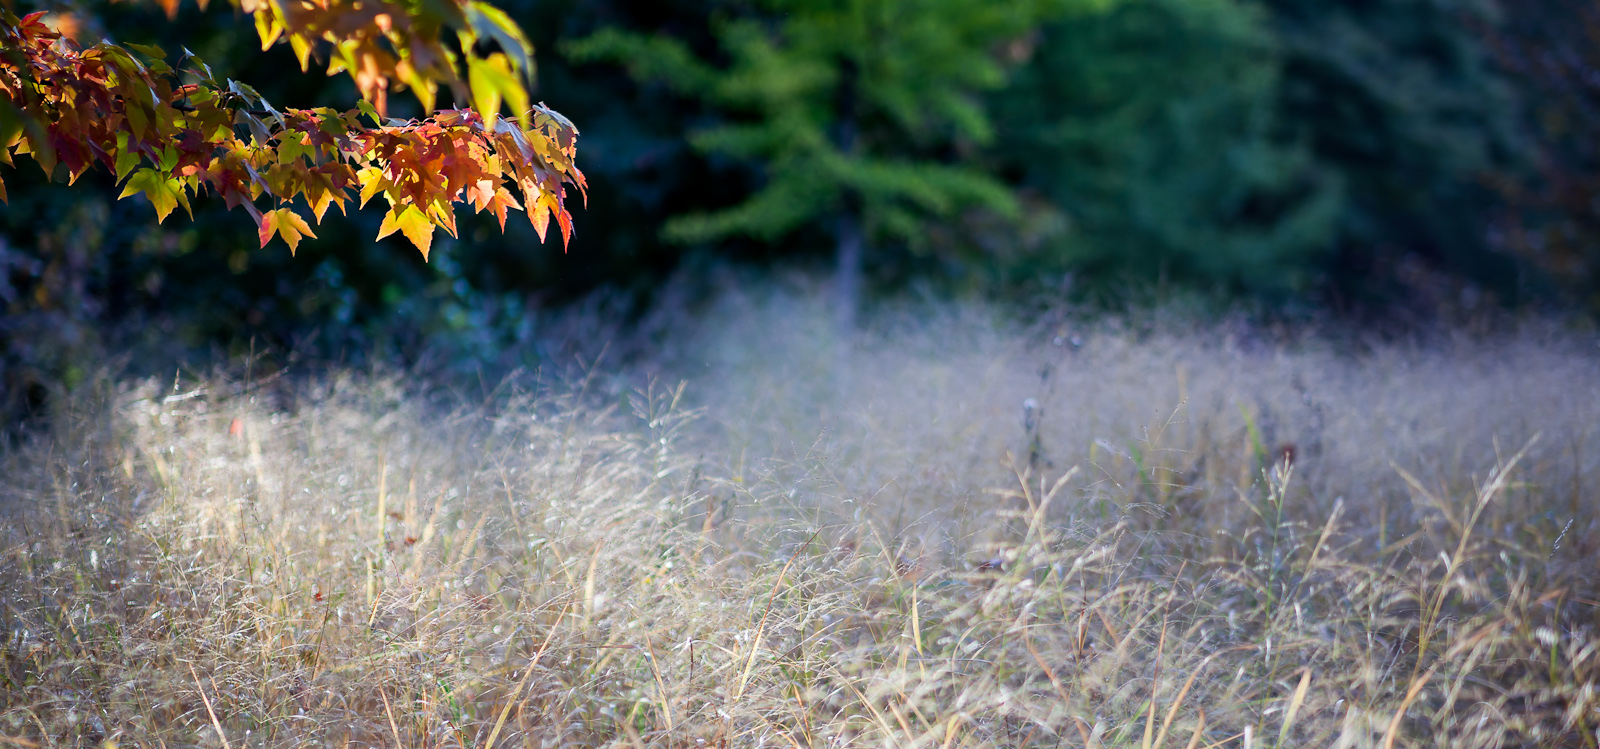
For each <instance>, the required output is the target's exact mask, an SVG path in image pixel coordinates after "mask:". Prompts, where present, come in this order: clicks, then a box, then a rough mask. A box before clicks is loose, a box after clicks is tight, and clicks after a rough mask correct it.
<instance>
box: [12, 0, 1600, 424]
mask: <svg viewBox="0 0 1600 749" xmlns="http://www.w3.org/2000/svg"><path fill="white" fill-rule="evenodd" d="M40 1H41V0H11V2H12V3H13V5H14V7H13V10H15V11H17V12H23V11H27V10H32V9H48V10H53V11H56V12H57V13H58V14H60V15H58V17H64V15H65V14H72V17H74V18H76V19H78V20H79V22H80V23H82V24H83V25H84V30H83V33H86V34H89V35H91V36H103V37H105V38H109V39H112V40H116V41H119V42H137V43H145V44H158V45H163V46H164V47H166V48H168V49H179V48H183V47H187V48H188V49H191V50H193V51H194V52H195V53H196V54H198V55H199V56H201V57H203V58H205V59H206V61H207V62H208V63H210V65H211V67H212V69H213V70H215V71H216V74H217V75H218V76H219V77H227V78H237V79H239V80H245V81H250V82H253V83H256V84H258V85H257V88H258V89H259V90H260V92H261V94H262V95H263V96H264V97H265V98H266V99H268V100H270V101H272V102H274V103H277V104H279V105H280V106H295V107H307V108H309V107H316V106H330V105H331V106H335V107H339V108H347V107H348V106H349V104H350V102H352V101H354V100H355V99H356V98H357V97H358V92H357V91H356V88H355V85H354V82H353V80H352V79H351V78H350V77H349V76H340V77H333V78H328V77H324V76H321V75H316V74H313V75H301V74H299V73H298V70H299V68H300V64H299V62H298V61H297V60H296V58H295V55H294V53H293V52H292V51H291V50H290V49H288V48H286V47H282V46H279V47H274V48H272V49H270V50H268V51H266V52H261V51H259V50H260V44H259V43H258V40H257V39H256V36H257V32H256V29H255V28H254V27H253V26H252V25H251V24H250V23H249V22H248V19H246V18H244V17H242V16H240V15H239V14H238V12H237V11H235V10H234V9H232V8H230V7H227V6H226V5H225V4H220V3H217V4H212V5H211V6H210V7H209V8H208V9H206V10H204V11H202V10H200V9H198V8H196V7H194V6H191V5H183V6H181V7H180V9H179V10H178V20H177V22H176V23H169V22H168V21H167V20H166V18H165V17H164V15H163V14H162V12H161V11H160V9H158V8H156V7H154V6H149V5H139V4H111V5H107V4H94V5H81V6H80V5H77V4H56V5H51V4H40ZM1577 5H1581V4H1573V3H1571V2H1569V1H1568V0H1538V2H1531V3H1518V4H1516V5H1514V6H1513V5H1510V4H1504V5H1496V4H1495V3H1493V2H1490V1H1489V0H1426V1H1424V2H1418V1H1417V0H1361V1H1359V2H1355V1H1350V2H1322V1H1317V0H1116V1H1115V2H1112V1H1110V0H1014V1H1012V2H1006V3H970V2H955V1H952V0H658V1H652V2H639V1H636V0H547V1H545V2H534V1H533V0H512V1H511V2H505V3H500V4H499V6H500V7H501V8H503V9H504V10H506V12H507V13H508V14H509V16H510V17H511V18H512V19H514V20H515V21H516V22H517V23H518V24H520V26H521V27H522V28H523V29H525V30H526V31H527V33H528V35H529V38H530V41H531V44H532V46H533V48H534V49H535V50H536V57H535V60H534V63H535V64H534V65H533V67H534V68H536V70H537V84H536V85H537V87H536V89H535V90H534V91H533V101H539V100H543V101H545V102H547V103H548V104H549V105H550V106H551V107H553V108H555V109H558V110H560V111H561V112H562V113H564V114H565V115H567V116H568V117H569V118H570V119H572V120H573V121H574V122H575V123H576V124H577V126H578V127H579V128H580V129H581V130H582V132H583V138H584V148H583V151H582V153H581V155H580V157H579V166H581V168H582V169H583V170H584V172H585V173H586V174H587V175H588V177H589V191H588V192H589V196H590V201H589V203H588V206H587V208H586V209H583V210H577V211H575V212H574V221H575V224H576V235H577V239H576V240H575V241H574V243H573V245H572V248H571V251H570V252H568V253H565V254H564V253H562V252H559V251H557V250H556V249H555V248H554V247H547V246H541V245H540V244H539V243H538V241H537V238H536V236H535V232H534V231H533V230H532V227H531V226H528V225H527V224H526V223H521V224H519V223H517V222H511V223H509V224H508V225H507V230H506V233H505V234H504V235H501V234H500V232H499V227H498V226H497V225H496V222H495V220H494V219H493V218H492V217H477V216H467V215H462V216H461V217H460V218H459V227H458V228H459V231H458V235H459V239H458V240H452V239H450V238H448V237H444V238H441V239H439V240H438V241H436V242H435V243H434V247H433V255H432V259H431V261H429V262H424V261H423V258H421V257H419V256H413V253H408V252H405V251H403V249H402V248H403V247H404V246H403V245H400V246H396V247H389V246H388V245H391V244H394V243H396V242H397V241H400V242H403V241H404V240H398V238H397V237H396V238H387V239H382V240H378V241H374V240H372V239H371V237H373V236H374V235H375V234H377V230H378V224H379V222H380V221H381V216H379V215H371V216H368V215H363V214H359V213H354V214H352V215H351V217H350V218H349V219H348V220H344V221H339V222H337V223H332V222H330V223H327V224H324V225H322V226H320V227H318V237H319V238H318V239H315V240H311V239H308V240H306V241H305V242H303V243H302V244H301V245H300V247H299V250H298V255H297V256H294V257H291V255H290V253H289V252H288V251H287V250H286V249H285V248H283V247H280V246H268V247H267V248H265V249H260V248H259V244H260V243H259V241H258V239H257V237H256V235H255V232H254V231H253V230H252V229H251V228H250V227H249V226H247V225H246V226H241V225H240V222H238V221H237V219H236V217H227V216H224V215H223V214H224V205H223V201H221V200H215V199H213V198H203V199H200V200H198V201H196V203H195V205H194V206H193V207H194V211H195V221H194V223H192V224H188V223H173V222H169V223H167V224H161V225H158V224H157V223H156V222H155V221H154V220H153V217H152V213H151V211H150V209H149V207H148V205H147V204H144V203H143V201H142V200H140V201H134V200H123V201H118V200H116V199H115V196H116V194H117V193H115V192H113V190H115V189H117V188H115V187H114V186H113V185H112V180H111V179H110V178H108V177H107V176H105V175H97V174H93V173H91V174H89V175H86V176H85V177H84V178H83V180H81V181H79V182H78V184H77V186H75V187H73V188H70V189H69V188H68V187H67V186H66V185H65V184H63V183H61V182H52V181H50V180H48V179H47V178H46V176H45V175H44V174H42V173H41V172H40V170H38V169H37V168H34V167H32V166H30V165H28V164H26V163H25V162H19V164H18V166H17V167H16V168H8V169H7V171H6V175H5V178H6V181H7V184H8V186H9V192H10V197H11V202H10V204H9V205H8V206H6V207H5V208H4V209H3V211H0V304H4V305H6V312H5V315H4V318H3V322H0V326H3V328H4V330H3V331H0V332H3V337H4V341H5V343H4V344H3V347H4V352H3V356H4V357H5V367H6V372H7V379H8V383H9V384H11V385H12V387H9V388H8V392H9V393H12V394H14V393H18V392H22V391H23V390H25V389H26V388H25V387H23V386H20V385H18V384H17V383H26V382H31V381H42V380H44V379H47V378H58V379H59V378H61V377H64V376H66V375H67V373H69V372H70V370H71V368H72V367H73V366H74V365H73V364H72V362H73V361H76V360H77V357H81V356H82V353H81V352H82V351H86V350H90V349H93V348H94V347H95V346H98V345H100V344H101V343H103V342H105V341H109V340H113V339H114V340H116V341H119V342H120V343H121V344H132V345H139V341H140V340H143V341H144V342H145V345H149V346H153V347H156V348H160V349H163V350H167V351H173V352H178V353H181V352H182V351H187V350H193V349H194V348H196V347H201V348H204V347H213V346H220V347H223V348H224V349H226V350H234V351H243V350H248V347H249V346H250V342H251V341H252V340H254V341H256V344H257V346H258V347H260V348H276V349H278V350H297V351H302V352H307V353H314V354H324V355H333V356H338V355H340V354H341V352H343V355H344V356H345V357H346V358H347V359H359V358H361V357H366V356H376V357H380V358H387V357H395V356H398V357H401V358H415V357H418V356H421V355H422V354H423V352H424V351H425V350H429V349H432V350H436V351H440V352H443V354H442V356H441V360H444V361H462V362H482V361H498V360H502V359H505V358H506V357H511V358H513V359H515V358H516V357H523V356H526V355H527V353H526V352H525V351H522V349H520V348H519V347H522V346H524V345H525V344H527V342H528V341H531V340H532V339H533V338H534V337H535V336H534V331H533V330H531V329H530V326H532V325H535V324H536V322H535V321H536V319H537V318H536V316H534V315H532V314H530V312H531V311H532V310H536V309H540V308H543V307H547V306H549V305H551V304H556V303H561V302H563V301H569V300H573V299H577V298H580V297H582V296H584V295H586V294H588V293H590V292H591V291H593V290H595V289H597V288H602V287H609V288H613V289H618V290H620V291H621V292H622V296H623V298H632V299H641V300H642V299H648V297H649V294H650V293H651V292H652V290H654V289H657V288H659V287H660V285H661V283H662V281H663V279H665V278H667V277H669V276H671V275H673V274H674V273H678V272H680V271H684V270H689V271H690V273H689V274H688V275H690V276H692V277H703V276H705V275H706V274H705V273H704V271H706V270H707V269H710V268H714V267H718V266H724V265H726V266H736V267H747V268H754V269H757V270H759V269H764V268H771V267H775V266H785V267H801V268H808V267H809V268H812V269H814V270H817V271H820V272H823V273H833V272H835V269H836V268H837V267H843V268H845V269H846V270H847V271H848V273H847V274H845V275H843V276H841V278H842V279H843V280H844V281H845V283H846V285H849V284H856V283H859V284H860V285H861V286H862V288H863V289H864V293H867V294H871V293H881V292H885V291H892V290H894V289H896V288H901V287H904V286H906V285H914V286H919V287H927V288H933V289H944V290H946V291H948V292H952V293H970V292H977V293H984V294H1005V295H1016V294H1038V293H1046V294H1055V295H1059V294H1061V293H1068V294H1070V295H1073V296H1075V297H1077V298H1079V299H1084V298H1088V299H1098V300H1102V301H1105V302H1108V303H1112V304H1123V303H1126V300H1127V299H1129V298H1130V296H1129V295H1130V293H1132V294H1133V296H1134V297H1135V298H1137V297H1139V296H1140V293H1136V292H1140V290H1149V289H1168V290H1173V289H1177V290H1188V291H1191V292H1196V293H1198V294H1200V295H1202V296H1203V297H1205V298H1209V299H1213V300H1217V301H1219V302H1222V303H1230V301H1231V300H1239V299H1245V300H1250V301H1251V303H1253V304H1266V305H1269V306H1270V307H1272V308H1278V309H1308V308H1309V309H1316V308H1331V309H1335V310H1341V311H1345V312H1360V313H1379V314H1384V313H1385V311H1389V310H1397V309H1398V310H1412V311H1416V310H1425V311H1428V312H1437V311H1440V310H1445V309H1452V308H1470V307H1474V306H1478V305H1492V304H1497V303H1498V304H1517V305H1522V304H1536V305H1563V306H1568V307H1570V306H1571V305H1578V306H1583V305H1588V306H1589V307H1590V308H1591V309H1592V308H1593V305H1594V302H1593V301H1592V300H1593V299H1595V298H1597V291H1596V290H1597V289H1600V274H1597V273H1595V272H1594V270H1593V268H1595V267H1600V264H1597V263H1596V262H1594V258H1595V257H1596V252H1597V251H1596V250H1595V247H1596V246H1597V244H1596V240H1595V239H1594V237H1595V236H1597V233H1596V232H1595V231H1594V230H1593V229H1592V228H1586V227H1592V226H1593V225H1594V224H1595V219H1594V218H1593V216H1594V209H1593V201H1592V200H1589V199H1588V197H1589V196H1590V195H1592V194H1593V189H1592V185H1594V184H1595V180H1594V179H1593V178H1592V174H1593V171H1594V170H1593V167H1592V163H1591V162H1593V158H1592V154H1593V146H1592V144H1593V143H1594V142H1595V138H1594V135H1595V131H1596V129H1597V127H1600V125H1597V123H1600V118H1596V117H1594V116H1593V111H1594V106H1593V101H1594V94H1593V92H1594V90H1595V89H1594V88H1593V84H1592V81H1593V80H1595V79H1596V77H1595V76H1594V75H1593V72H1594V68H1593V64H1594V63H1595V61H1596V60H1597V58H1600V55H1597V54H1596V48H1595V43H1594V41H1593V40H1594V39H1595V38H1596V36H1595V35H1593V34H1588V33H1586V31H1585V28H1586V27H1585V26H1584V25H1583V24H1579V23H1565V22H1564V21H1563V19H1568V18H1581V19H1584V22H1585V23H1588V24H1590V25H1591V27H1592V24H1593V23H1594V22H1595V19H1594V13H1593V12H1592V11H1590V10H1587V9H1584V8H1577V9H1576V10H1575V9H1574V8H1576V6H1577ZM1568 6H1573V7H1568ZM1574 14H1575V15H1574ZM1551 49H1560V50H1563V52H1562V54H1560V55H1558V56H1556V57H1558V58H1559V60H1560V62H1559V63H1555V62H1551V59H1552V56H1551V55H1548V54H1545V52H1546V51H1547V50H1551ZM480 51H481V52H483V53H485V54H492V53H493V51H494V47H493V44H492V43H490V44H488V46H485V47H483V48H482V49H481V50H480ZM285 71H294V73H293V74H285ZM439 96H440V100H439V103H438V106H445V105H447V104H448V103H449V102H451V101H453V99H451V96H450V93H449V92H448V91H442V92H440V94H439ZM391 110H392V111H391V114H394V115H396V116H401V117H409V116H417V115H422V114H424V112H423V110H422V109H421V107H420V106H419V105H418V104H417V102H416V101H415V99H414V98H412V97H409V96H408V97H403V99H396V100H395V101H394V102H392V103H391ZM841 258H842V259H843V261H844V262H843V263H840V259H841ZM852 278H857V279H859V280H856V281H852V280H851V279H852ZM1064 290H1065V292H1064ZM1141 293H1142V292H1141ZM519 351H520V352H521V353H516V352H519ZM68 379H70V377H68ZM8 397H9V398H13V399H15V398H16V397H18V396H15V395H8Z"/></svg>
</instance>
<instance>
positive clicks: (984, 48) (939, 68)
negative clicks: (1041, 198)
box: [566, 0, 1087, 245]
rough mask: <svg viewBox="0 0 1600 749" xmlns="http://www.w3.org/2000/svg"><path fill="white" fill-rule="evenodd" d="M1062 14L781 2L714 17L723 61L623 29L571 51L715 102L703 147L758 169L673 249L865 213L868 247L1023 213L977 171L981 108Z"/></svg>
mask: <svg viewBox="0 0 1600 749" xmlns="http://www.w3.org/2000/svg"><path fill="white" fill-rule="evenodd" d="M1066 4H1067V3H1060V2H1017V3H973V2H968V1H966V0H848V1H847V2H835V1H834V0H770V1H769V2H764V3H760V4H758V5H753V6H752V5H732V4H729V5H723V6H719V7H718V10H717V12H716V13H715V15H714V16H713V17H712V19H711V33H712V36H713V37H714V39H715V50H714V52H713V51H710V50H707V51H704V52H702V51H697V50H695V49H692V48H691V47H690V46H689V45H688V44H687V43H686V42H685V41H684V40H682V39H678V38H673V37H670V36H666V35H659V34H658V35H647V34H643V33H638V32H630V31H624V30H620V29H615V28H608V29H603V30H601V31H599V32H597V33H595V34H593V35H590V36H588V37H586V38H584V39H581V40H578V41H575V42H573V43H571V44H570V45H568V46H567V48H566V50H567V52H568V53H569V55H570V56H572V57H573V58H575V59H577V60H610V61H617V62H621V63H623V64H624V65H625V66H626V67H627V69H628V71H629V73H630V74H631V75H632V77H633V78H635V79H636V80H639V81H651V82H659V83H661V84H665V85H666V86H669V87H670V88H671V89H672V90H674V91H676V92H678V93H679V94H681V95H683V96H685V97H690V98H692V99H695V100H698V101H701V102H704V103H705V104H706V105H707V106H708V107H709V108H710V109H711V110H712V111H713V112H715V114H716V118H715V121H714V124H711V125H709V126H706V127H703V128H700V129H697V130H696V131H694V132H692V133H691V134H690V135H689V139H690V142H691V143H692V144H693V145H694V147H695V148H696V149H697V150H699V151H700V152H701V153H705V154H714V155H722V156H729V157H733V158H735V159H739V160H744V161H748V162H753V163H757V164H760V165H761V166H762V168H763V176H764V183H763V184H762V185H761V187H760V188H759V189H757V190H755V191H754V192H753V193H752V194H750V195H749V196H748V197H747V198H746V199H744V200H742V201H740V202H739V203H737V204H736V205H733V206H731V207H723V208H721V209H717V210H702V211H694V212H690V213H687V214H685V215H679V216H676V217H674V218H673V219H672V220H671V221H669V222H668V223H667V224H666V226H665V229H664V233H665V235H666V236H667V237H668V238H670V239H672V240H675V241H679V242H704V241H709V240H715V239H720V238H724V237H729V236H734V235H743V236H749V237H756V238H760V239H766V240H770V239H774V238H777V237H780V236H782V235H785V234H787V233H789V232H792V231H795V230H796V229H798V228H801V227H803V226H806V225H807V224H809V223H811V222H815V221H818V220H821V219H827V218H830V217H834V216H838V215H840V214H854V213H859V215H860V216H861V218H862V220H863V222H864V224H865V229H866V231H867V233H868V234H869V236H874V237H877V238H880V239H888V240H893V241H899V242H905V243H908V244H913V245H915V244H917V243H919V242H921V241H923V239H924V238H925V237H926V236H927V230H928V227H929V225H930V223H934V222H939V221H943V220H947V219H950V218H951V217H953V216H955V215H956V214H957V213H958V212H960V211H963V210H968V209H978V210H983V211H989V212H993V213H996V214H1000V215H1003V216H1015V215H1017V214H1018V212H1019V209H1018V205H1017V202H1016V199H1015V196H1014V195H1013V194H1012V192H1011V190H1010V187H1009V186H1008V185H1006V184H1005V183H1004V182H1003V181H1002V180H1000V179H998V178H997V176H996V175H994V174H992V173H989V172H987V171H985V170H983V169H981V168H980V167H979V166H978V165H977V164H976V163H975V161H974V160H973V159H972V158H971V156H972V154H973V153H974V151H975V150H976V149H977V148H979V147H982V146H985V145H987V144H989V143H991V142H992V141H993V139H994V130H993V127H992V126H991V123H990V120H989V116H988V113H987V112H986V111H985V107H984V103H983V101H982V99H981V98H980V95H981V94H982V93H983V92H985V91H991V90H994V89H996V88H998V87H999V86H1001V85H1002V84H1003V83H1004V80H1005V63H1004V60H1002V59H1001V58H1000V57H999V56H998V55H996V54H995V48H996V45H999V44H1000V43H1002V42H1006V41H1010V40H1013V39H1016V38H1018V37H1020V36H1022V35H1023V34H1025V33H1026V32H1027V31H1028V30H1029V29H1030V28H1031V27H1032V26H1033V25H1034V24H1036V23H1037V20H1038V18H1039V17H1041V15H1043V14H1046V13H1049V12H1053V11H1059V8H1058V7H1057V6H1060V5H1066ZM1085 4H1087V3H1076V5H1085ZM724 61H725V62H724Z"/></svg>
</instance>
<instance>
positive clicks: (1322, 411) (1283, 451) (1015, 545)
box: [0, 294, 1600, 749]
mask: <svg viewBox="0 0 1600 749" xmlns="http://www.w3.org/2000/svg"><path fill="white" fill-rule="evenodd" d="M1043 317H1044V320H1043V321H1034V322H1031V323H1029V324H1020V323H1017V322H1015V321H1014V320H1011V319H1009V318H1008V316H1007V315H1003V314H1000V313H997V312H995V311H993V310H988V309H985V308H983V307H981V306H978V305H955V306H937V305H924V306H916V305H908V306H906V307H904V308H897V309H888V310H884V311H882V312H881V313H879V314H877V315H876V316H874V317H872V318H871V319H870V321H869V322H868V324H866V325H865V327H864V328H863V329H862V330H861V331H859V332H856V333H852V334H850V335H840V334H839V333H838V332H837V328H835V327H833V325H832V323H831V320H832V316H831V315H830V314H829V313H828V311H827V310H826V308H825V307H824V305H822V304H821V303H820V302H818V301H816V300H814V299H812V298H809V297H807V296H804V295H783V294H771V295H755V294H751V295H745V296H740V295H737V294H730V295H728V296H727V297H725V298H724V299H723V301H721V302H720V303H719V304H718V305H717V306H716V307H715V308H714V309H712V310H710V311H709V312H708V313H706V314H705V315H703V316H702V317H700V318H699V319H698V320H697V321H695V322H693V323H688V322H683V321H677V320H673V321H666V322H663V321H661V320H657V321H656V328H655V330H670V331H672V332H671V334H670V335H660V336H654V337H650V336H645V337H644V339H641V340H636V341H632V342H628V341H621V340H620V339H618V340H616V341H612V343H613V344H614V345H613V346H612V347H610V348H609V349H606V348H605V347H604V346H603V344H604V343H605V342H606V341H607V340H610V339H607V338H606V336H607V335H608V334H606V333H605V332H604V326H601V325H599V324H598V323H596V324H595V325H592V326H590V327H588V328H585V327H584V326H582V325H575V326H574V327H572V328H571V329H572V330H574V331H579V332H575V333H572V335H573V338H574V340H577V341H579V342H580V343H581V345H577V346H575V347H574V348H573V350H572V351H571V354H572V356H571V357H570V362H571V363H570V364H569V365H562V366H551V367H548V368H545V369H541V370H539V371H535V372H523V373H520V374H516V375H513V376H511V377H507V378H505V379H504V380H501V381H496V382H484V383H482V384H481V386H479V387H476V388H473V387H461V386H458V387H455V388H446V387H442V386H434V385H429V384H428V383H426V382H424V381H421V380H420V379H419V378H416V377H412V376H408V375H407V374H406V373H404V372H395V371H350V370H348V369H339V368H332V367H328V368H321V369H316V368H311V367H305V368H302V369H301V370H299V371H296V370H290V371H289V372H287V373H274V372H258V371H251V370H249V369H247V368H244V367H240V366H232V367H225V368H219V369H217V370H215V371H206V372H201V373H195V372H179V373H178V376H177V377H176V378H174V377H171V376H168V377H164V378H160V379H147V380H140V379H128V378H120V377H116V376H111V375H107V376H102V377H98V378H93V379H92V380H91V381H90V383H89V384H86V385H84V386H83V387H81V388H80V389H79V390H78V391H77V392H75V393H73V394H64V395H62V396H61V397H60V398H59V399H58V403H57V404H56V406H55V411H54V413H53V414H52V418H51V420H50V422H49V424H48V427H47V428H44V429H42V430H39V431H36V432H35V433H33V434H31V435H29V436H27V437H25V438H23V439H20V440H19V441H17V442H15V443H14V444H12V445H9V446H7V447H4V448H3V452H0V475H3V477H4V478H3V480H0V625H3V626H0V636H3V642H0V743H4V744H8V745H11V746H21V747H29V748H31V747H35V746H102V747H111V746H140V747H185V746H193V747H208V748H209V747H223V749H234V748H235V747H239V748H243V747H278V746H302V745H305V746H310V745H316V746H324V745H339V746H362V747H458V746H459V747H462V749H466V748H467V747H486V748H491V747H539V748H546V747H548V748H552V749H553V748H555V747H600V746H618V747H645V746H652V747H654V746H660V747H846V746H850V747H855V746H861V747H866V746H873V747H939V748H940V749H949V748H954V747H1058V746H1066V747H1140V748H1141V749H1161V748H1163V747H1165V748H1169V749H1176V748H1178V747H1182V748H1184V749H1200V748H1206V749H1209V748H1211V747H1246V748H1252V747H1301V746H1304V747H1313V746H1314V747H1340V748H1354V747H1383V748H1384V749H1389V748H1391V747H1424V746H1427V747H1432V746H1440V747H1588V748H1589V749H1594V748H1595V747H1597V745H1600V691H1597V683H1600V562H1597V559H1600V500H1597V499H1596V497H1597V496H1600V495H1597V488H1600V348H1597V342H1596V338H1595V335H1594V333H1593V332H1592V331H1589V332H1585V331H1574V330H1570V329H1563V328H1561V327H1559V326H1554V325H1544V324H1539V323H1525V324H1507V325H1505V326H1502V327H1501V328H1499V329H1496V330H1490V331H1475V332H1472V331H1464V330H1463V331H1439V332H1437V333H1435V334H1430V335H1415V336H1408V337H1397V338H1390V339H1386V340H1378V339H1371V340H1368V339H1364V338H1360V337H1353V336H1339V335H1333V334H1326V333H1320V332H1302V333H1288V332H1283V331H1271V330H1263V329H1260V328H1256V327H1253V326H1251V325H1248V324H1245V323H1242V322H1229V321H1222V322H1218V323H1214V324H1207V325H1205V326H1198V325H1195V324H1186V323H1182V322H1174V321H1170V320H1165V319H1163V318H1162V317H1161V316H1160V315H1153V316H1150V317H1149V318H1148V319H1142V320H1137V321H1136V320H1130V319H1122V320H1100V321H1091V320H1086V319H1080V318H1077V317H1074V316H1072V315H1070V314H1064V313H1063V314H1047V315H1044V316H1043ZM647 322H648V321H647ZM644 327H645V328H649V325H646V326H644ZM585 331H586V332H585ZM602 351H604V353H603V354H602Z"/></svg>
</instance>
